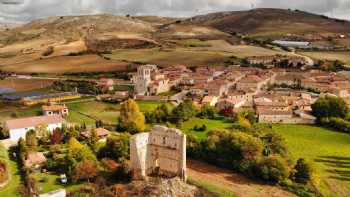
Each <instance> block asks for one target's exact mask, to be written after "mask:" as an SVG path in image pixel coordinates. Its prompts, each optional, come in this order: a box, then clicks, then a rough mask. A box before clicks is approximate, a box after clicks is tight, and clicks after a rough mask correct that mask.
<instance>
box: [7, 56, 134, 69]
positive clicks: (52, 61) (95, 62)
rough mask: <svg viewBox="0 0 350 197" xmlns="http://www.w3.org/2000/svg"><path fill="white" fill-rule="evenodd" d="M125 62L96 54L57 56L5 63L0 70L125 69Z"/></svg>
mask: <svg viewBox="0 0 350 197" xmlns="http://www.w3.org/2000/svg"><path fill="white" fill-rule="evenodd" d="M126 65H127V63H125V62H122V61H116V60H106V59H104V58H101V57H99V56H98V55H82V56H59V57H50V58H46V59H39V60H34V61H28V62H22V63H15V64H7V65H4V66H0V69H1V70H4V71H9V72H16V73H50V74H57V73H67V72H99V71H104V72H108V71H119V70H125V68H126Z"/></svg>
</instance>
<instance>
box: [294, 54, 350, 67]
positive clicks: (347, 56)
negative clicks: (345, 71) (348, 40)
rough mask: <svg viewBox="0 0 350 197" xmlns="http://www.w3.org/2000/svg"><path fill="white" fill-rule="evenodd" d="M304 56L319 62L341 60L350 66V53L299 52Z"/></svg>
mask: <svg viewBox="0 0 350 197" xmlns="http://www.w3.org/2000/svg"><path fill="white" fill-rule="evenodd" d="M299 53H300V54H302V55H305V56H309V57H311V58H313V59H318V60H339V61H342V62H344V63H346V64H347V65H350V52H332V51H326V52H316V51H315V52H299Z"/></svg>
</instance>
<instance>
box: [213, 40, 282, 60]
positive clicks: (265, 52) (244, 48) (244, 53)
mask: <svg viewBox="0 0 350 197" xmlns="http://www.w3.org/2000/svg"><path fill="white" fill-rule="evenodd" d="M207 43H208V44H210V45H211V47H209V49H210V50H218V51H225V52H230V53H233V55H235V56H236V57H239V58H245V57H249V56H269V55H276V54H286V53H282V52H279V51H274V50H271V49H266V48H262V47H257V46H251V45H231V44H230V43H228V42H226V41H224V40H212V41H207Z"/></svg>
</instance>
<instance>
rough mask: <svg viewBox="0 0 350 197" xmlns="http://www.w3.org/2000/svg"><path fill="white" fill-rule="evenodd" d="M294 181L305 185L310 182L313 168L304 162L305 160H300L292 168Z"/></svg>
mask: <svg viewBox="0 0 350 197" xmlns="http://www.w3.org/2000/svg"><path fill="white" fill-rule="evenodd" d="M294 170H295V173H294V176H293V177H294V180H295V182H297V183H303V184H306V183H308V182H309V181H311V180H312V176H313V168H312V166H311V164H310V163H308V162H306V161H305V159H303V158H300V159H298V161H297V164H296V165H295V167H294Z"/></svg>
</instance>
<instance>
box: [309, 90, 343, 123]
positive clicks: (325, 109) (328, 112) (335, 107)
mask: <svg viewBox="0 0 350 197" xmlns="http://www.w3.org/2000/svg"><path fill="white" fill-rule="evenodd" d="M311 107H312V113H313V114H314V116H315V117H317V119H318V120H319V121H320V120H321V119H322V118H331V117H337V118H345V117H346V116H347V115H348V112H349V108H348V106H347V104H346V103H345V101H344V100H343V99H342V98H340V97H335V96H325V97H321V98H319V99H318V100H317V101H316V102H315V103H314V104H312V105H311Z"/></svg>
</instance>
